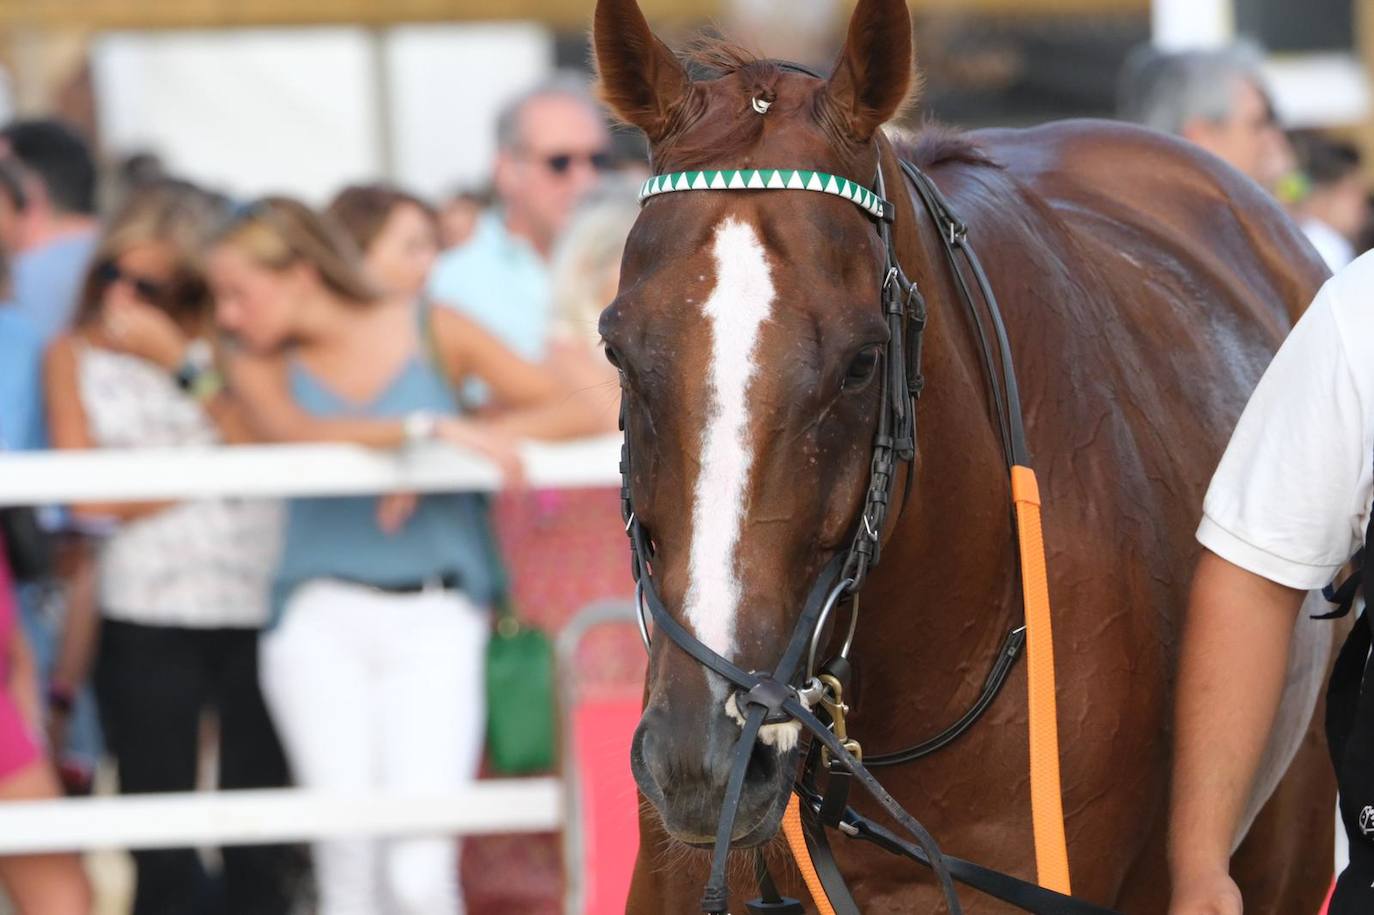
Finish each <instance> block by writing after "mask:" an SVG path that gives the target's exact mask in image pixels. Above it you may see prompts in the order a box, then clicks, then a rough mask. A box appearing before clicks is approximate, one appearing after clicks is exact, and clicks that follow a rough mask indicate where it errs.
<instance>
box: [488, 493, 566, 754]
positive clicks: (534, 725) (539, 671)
mask: <svg viewBox="0 0 1374 915" xmlns="http://www.w3.org/2000/svg"><path fill="white" fill-rule="evenodd" d="M483 520H484V521H485V522H486V523H484V524H483V525H482V535H483V536H482V540H483V546H484V547H485V549H486V554H487V565H488V567H489V568H490V569H491V576H492V596H493V599H494V600H493V602H494V604H495V606H496V630H495V631H494V632H493V633H492V635H491V641H490V642H488V643H487V759H488V760H490V761H491V767H492V769H493V770H495V771H496V772H499V773H501V774H502V775H530V774H532V773H535V772H547V771H549V770H550V769H552V768H553V763H554V748H555V745H556V740H557V736H556V735H557V725H556V723H555V710H554V684H553V677H554V670H553V668H554V659H553V644H552V643H551V642H550V641H549V637H548V636H547V635H545V634H544V633H543V632H542V631H540V630H539V629H537V628H536V627H534V626H527V625H525V624H524V623H521V622H520V618H519V617H518V616H516V614H515V608H514V606H513V605H512V602H511V596H510V578H509V576H508V575H507V574H506V564H505V563H504V562H503V561H502V560H501V551H500V548H499V547H498V546H497V545H496V537H495V535H494V534H493V533H492V530H491V523H490V519H488V518H484V519H483Z"/></svg>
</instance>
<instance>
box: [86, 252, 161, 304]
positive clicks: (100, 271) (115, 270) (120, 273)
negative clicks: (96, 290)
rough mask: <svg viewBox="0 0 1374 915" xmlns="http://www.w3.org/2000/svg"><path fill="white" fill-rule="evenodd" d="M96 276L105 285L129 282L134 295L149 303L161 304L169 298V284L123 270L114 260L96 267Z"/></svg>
mask: <svg viewBox="0 0 1374 915" xmlns="http://www.w3.org/2000/svg"><path fill="white" fill-rule="evenodd" d="M96 277H97V278H99V280H100V282H101V283H102V284H103V285H105V286H113V285H114V284H115V283H121V282H123V283H128V284H129V287H130V288H131V289H133V291H134V295H135V296H137V297H138V298H139V300H140V301H142V302H143V303H145V304H147V305H160V304H162V303H163V302H164V301H165V300H166V298H167V291H168V284H166V283H159V282H158V281H157V280H150V279H148V278H147V277H145V276H139V275H137V274H135V273H130V272H128V271H127V270H121V269H120V267H119V265H118V264H116V263H115V262H114V261H106V262H105V263H103V264H101V265H100V266H99V267H98V268H96Z"/></svg>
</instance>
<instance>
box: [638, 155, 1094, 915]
mask: <svg viewBox="0 0 1374 915" xmlns="http://www.w3.org/2000/svg"><path fill="white" fill-rule="evenodd" d="M899 165H900V168H901V171H902V173H903V174H904V175H905V176H906V177H907V178H909V179H910V180H911V182H912V183H913V185H914V187H915V189H916V192H917V195H918V196H919V197H920V199H921V201H922V203H923V204H924V206H925V209H926V211H927V212H928V213H929V215H930V217H931V218H932V220H933V221H934V223H935V226H936V228H937V229H938V231H939V235H940V238H941V243H942V247H943V248H944V250H945V252H946V254H947V256H948V259H949V263H950V266H951V269H952V270H953V273H954V275H955V278H956V282H957V285H958V287H959V290H960V292H961V295H962V297H963V299H964V301H965V303H966V304H967V306H968V308H969V311H970V312H971V313H972V315H973V317H974V322H975V326H976V328H977V331H978V336H979V338H980V341H981V344H982V354H983V357H984V365H985V368H986V370H987V371H988V373H989V376H990V377H989V381H990V384H991V388H992V391H993V398H994V403H995V406H996V410H997V413H998V424H999V431H1000V432H1001V434H1002V441H1003V448H1004V451H1005V452H1006V457H1007V461H1008V464H1009V465H1021V466H1029V456H1028V455H1029V449H1028V448H1027V446H1026V440H1025V431H1024V423H1023V421H1022V417H1021V410H1020V397H1019V393H1018V391H1017V385H1016V377H1015V372H1014V369H1013V366H1012V360H1011V349H1010V345H1009V343H1008V340H1007V334H1006V330H1005V327H1004V324H1003V322H1002V318H1001V315H1000V313H999V311H998V309H997V305H996V300H995V298H994V297H993V294H992V290H991V286H990V284H989V283H988V280H987V277H986V274H985V273H984V272H983V269H982V267H981V265H980V264H979V263H978V260H977V258H976V256H975V255H974V253H973V251H972V249H971V248H969V247H968V245H967V244H966V241H967V235H968V230H967V227H966V226H965V225H964V224H963V223H962V222H961V221H960V220H959V219H958V218H957V217H955V216H954V214H953V212H952V210H951V209H950V208H949V205H948V203H947V202H946V201H945V199H944V197H943V196H942V195H941V194H940V191H939V189H938V188H937V187H936V186H935V184H934V182H932V181H931V179H930V178H929V177H928V176H926V175H925V174H924V173H923V172H922V171H920V170H919V169H918V168H916V167H915V166H914V165H912V164H911V163H908V162H899ZM775 190H787V191H811V192H817V193H824V194H829V195H831V196H837V197H842V198H844V199H847V200H850V201H852V202H853V203H855V204H856V205H857V206H859V207H860V209H862V210H863V211H864V212H865V213H867V214H868V215H869V216H870V217H871V218H872V219H873V221H874V223H875V225H876V229H877V232H878V235H879V238H880V240H881V242H882V248H883V251H884V263H883V265H882V274H881V284H882V285H881V294H880V297H881V307H882V311H883V315H884V318H885V320H886V321H887V325H888V330H889V336H888V340H887V341H886V342H885V343H884V345H883V347H882V389H881V394H880V404H879V407H878V418H877V427H876V431H875V433H874V438H873V448H872V456H871V461H870V469H869V481H868V487H867V490H866V494H865V496H864V502H863V508H862V510H861V512H860V514H859V518H858V519H857V520H856V522H855V523H854V528H853V532H852V535H851V536H850V538H849V547H848V549H847V550H844V551H842V552H839V553H837V554H836V555H835V556H834V557H833V558H832V559H831V560H830V561H829V562H827V563H826V564H825V566H824V567H823V568H822V570H821V572H820V574H819V575H818V576H817V578H816V579H815V581H814V582H813V583H812V585H811V588H810V590H809V592H808V594H807V597H806V599H805V601H804V603H803V606H802V611H801V614H800V616H799V617H798V619H797V622H796V624H795V626H794V627H793V630H792V634H791V637H790V638H789V640H788V642H787V646H786V648H785V650H784V652H783V654H782V657H781V659H780V660H779V662H778V664H777V666H776V667H775V668H774V669H773V670H772V671H771V672H761V671H746V670H744V669H743V668H741V667H739V666H738V665H736V664H734V663H733V662H731V661H729V660H728V659H726V658H724V657H722V656H721V655H719V654H717V653H716V652H715V651H713V650H712V649H710V648H708V647H707V646H706V645H704V644H703V643H702V642H701V641H700V640H699V639H697V638H696V637H695V636H694V635H693V634H692V633H691V632H690V631H688V630H687V629H686V627H684V626H683V625H682V624H681V623H679V622H678V621H677V620H676V619H674V617H673V616H672V614H671V613H669V612H668V610H667V608H666V606H665V605H664V604H663V601H662V599H661V597H660V595H659V593H658V589H657V587H656V585H655V583H654V576H653V559H654V549H653V544H652V540H651V538H650V537H649V534H648V532H647V531H646V530H645V528H644V525H643V524H642V523H641V521H640V519H639V518H638V516H637V515H636V513H635V510H634V502H633V498H632V495H631V491H630V490H631V454H630V445H629V433H628V431H626V403H627V399H626V397H625V396H624V395H623V394H622V400H621V413H620V428H621V430H622V431H624V432H625V442H624V444H623V445H622V447H621V462H620V472H621V478H622V482H621V509H622V513H623V518H624V521H625V531H626V533H627V535H628V536H629V539H630V545H631V557H632V572H633V576H634V581H635V603H636V609H637V611H638V614H639V618H640V631H641V635H642V637H643V639H644V643H645V648H646V649H647V648H648V647H649V645H650V634H649V628H648V625H647V622H646V620H645V611H646V609H647V612H648V614H649V616H651V617H652V619H653V623H654V632H655V634H661V635H663V636H665V637H667V638H668V639H669V640H670V641H672V642H673V643H674V644H675V645H676V646H677V647H678V648H680V649H681V650H682V651H684V652H686V653H687V654H688V655H689V656H690V657H692V658H693V659H695V660H696V661H697V662H698V663H700V664H701V665H702V666H703V667H705V668H707V669H708V670H710V671H712V672H713V673H715V674H716V675H718V676H720V677H721V678H722V679H724V680H725V681H727V682H729V683H730V684H731V685H732V686H734V687H735V688H736V690H737V691H738V692H737V693H736V695H735V699H736V704H737V706H738V708H739V711H740V713H741V714H742V715H743V716H744V721H743V724H742V727H741V733H740V739H739V742H738V743H737V745H736V750H735V756H734V760H733V763H732V766H731V770H730V775H729V778H728V781H727V783H726V790H725V798H724V801H723V804H722V809H721V814H720V819H719V821H718V824H717V831H716V837H715V846H714V850H713V854H712V858H711V869H710V876H709V878H708V882H707V885H706V888H705V891H704V893H703V895H702V900H701V910H702V911H703V912H705V913H708V915H724V913H726V911H727V906H728V900H729V891H728V887H727V882H726V862H727V856H728V853H729V849H730V843H731V838H732V835H733V831H734V824H735V817H736V814H737V812H738V807H739V800H740V795H741V792H742V790H743V785H744V778H745V774H746V771H747V769H748V765H749V761H750V757H751V755H752V751H753V747H754V744H755V741H756V740H757V737H758V734H759V731H760V729H761V728H762V727H763V726H764V725H765V724H780V723H785V722H797V723H798V724H799V725H800V726H801V727H802V728H803V729H805V730H806V731H807V732H809V733H810V735H811V737H812V741H811V746H810V748H809V751H808V753H807V755H806V758H805V759H806V761H805V763H804V765H803V769H802V774H801V777H800V779H799V780H798V783H797V785H796V787H795V791H796V794H797V795H798V797H799V798H800V799H801V800H802V802H803V803H802V804H801V818H802V823H803V826H804V827H805V831H806V843H807V846H808V847H809V849H810V851H811V857H812V859H813V862H814V863H815V865H816V869H817V871H819V872H821V873H820V880H821V882H822V883H823V884H824V889H825V893H826V895H827V896H828V898H829V901H830V903H831V905H832V906H834V908H835V910H836V911H837V912H838V913H840V915H857V913H858V908H857V906H855V904H854V902H853V899H852V897H851V896H850V895H849V892H848V890H847V889H846V888H845V886H844V881H843V878H842V877H841V876H840V874H839V871H838V868H837V867H835V865H834V859H833V857H831V856H830V853H829V846H828V842H827V840H826V836H825V828H826V827H830V828H834V829H839V830H840V831H841V832H842V833H844V834H846V835H848V836H851V837H854V838H859V839H863V840H865V841H869V842H871V843H873V844H876V845H878V846H880V847H882V848H885V849H886V850H888V851H891V852H894V853H897V854H901V855H904V856H906V857H909V858H911V859H913V860H915V861H917V862H919V863H921V864H923V865H926V866H928V867H929V868H930V869H931V870H932V871H933V872H934V874H935V876H936V878H937V880H938V882H939V884H940V887H941V890H942V892H943V894H944V898H945V904H946V906H947V908H948V911H949V912H951V913H955V915H958V913H961V912H962V908H961V906H960V903H959V899H958V895H957V893H956V892H955V889H954V883H955V881H958V882H960V883H963V884H965V885H967V886H970V887H973V888H976V889H979V890H981V891H983V892H985V893H988V894H990V895H993V896H995V897H997V898H999V899H1002V900H1004V901H1007V902H1010V903H1012V904H1013V905H1016V906H1018V907H1020V908H1023V909H1024V910H1026V911H1029V912H1038V913H1044V915H1107V913H1109V910H1107V909H1103V908H1100V907H1097V906H1093V905H1091V904H1088V903H1084V902H1081V901H1079V900H1076V899H1073V898H1072V897H1070V896H1067V895H1064V894H1061V893H1057V892H1054V891H1052V890H1049V889H1045V888H1043V887H1040V886H1037V885H1035V884H1032V883H1028V882H1026V881H1023V880H1020V879H1018V878H1016V877H1012V876H1010V875H1006V874H1002V873H999V872H997V871H994V870H990V869H987V868H983V867H980V866H979V865H976V864H972V863H970V862H967V861H962V860H960V859H958V858H953V857H949V856H946V855H944V854H942V853H941V851H940V848H939V846H938V844H937V843H936V841H935V839H934V838H933V837H932V836H931V835H930V833H929V832H928V831H927V830H926V829H925V827H923V826H922V825H921V824H920V823H919V822H918V821H917V820H916V819H915V818H914V817H912V816H911V815H910V814H909V813H907V812H906V811H905V810H904V809H903V808H902V807H901V805H900V804H899V803H898V802H897V801H896V800H895V799H894V798H893V797H892V796H891V795H890V794H888V792H887V791H886V790H885V789H884V788H883V787H882V786H881V785H880V784H879V783H878V781H877V780H876V779H875V778H874V777H873V775H872V774H871V773H870V772H869V768H870V767H872V766H876V765H895V764H897V763H902V762H908V761H911V760H914V759H918V758H920V757H922V756H926V755H929V754H930V753H933V752H935V751H937V750H939V749H941V748H942V747H944V746H947V745H948V744H949V743H951V742H953V741H954V740H955V739H957V738H958V737H959V736H960V735H961V734H963V733H964V732H966V731H967V730H968V729H969V728H970V727H971V726H972V725H973V724H974V723H975V722H976V721H977V719H978V717H979V716H980V715H981V714H982V713H983V712H984V711H985V710H986V709H987V708H988V707H989V706H990V705H991V704H992V701H993V700H994V699H995V698H996V695H997V693H998V691H999V690H1000V689H1001V686H1002V684H1003V683H1004V682H1005V680H1006V676H1007V674H1008V672H1009V671H1010V669H1011V667H1012V666H1013V665H1014V664H1015V661H1016V659H1017V657H1018V656H1019V654H1020V652H1021V646H1022V645H1023V644H1024V640H1025V627H1024V626H1023V627H1019V628H1017V629H1013V630H1012V631H1011V633H1010V634H1009V635H1008V636H1007V639H1006V641H1005V642H1004V644H1003V647H1002V650H1001V651H1000V652H999V655H998V659H997V661H996V663H995V664H994V666H993V669H992V672H991V674H990V675H989V677H988V679H987V681H986V682H985V684H984V688H983V690H982V693H981V694H980V696H979V697H978V699H977V701H976V702H975V703H974V705H973V706H972V707H971V708H970V709H969V711H968V712H966V713H965V714H964V715H963V716H961V717H960V719H958V720H957V721H956V722H955V723H954V724H953V725H951V726H950V727H948V728H946V729H945V730H944V731H942V732H940V733H939V734H937V735H936V736H935V737H934V738H932V739H930V740H928V741H926V742H924V743H922V744H920V745H918V746H915V747H912V748H910V749H908V750H903V751H900V752H898V753H891V754H884V755H883V756H881V757H870V758H869V759H868V760H867V761H866V764H865V762H864V761H861V758H860V756H861V751H860V748H859V746H858V744H857V743H855V742H854V741H852V740H849V739H848V738H847V735H846V734H845V728H844V713H845V710H846V707H845V705H844V693H845V691H846V689H847V687H848V684H849V681H850V667H849V661H848V656H849V652H850V649H851V647H852V644H853V639H854V633H855V631H856V627H857V622H858V594H859V592H860V590H861V589H862V587H863V585H864V583H865V581H866V580H867V577H868V573H869V571H870V570H871V569H872V568H873V567H874V566H875V565H876V564H877V563H878V561H879V559H880V558H881V552H882V542H881V541H882V534H883V531H884V527H885V524H886V521H887V517H888V513H889V510H890V508H891V505H892V495H893V491H894V489H895V478H896V473H897V465H898V463H899V462H901V463H905V464H906V465H907V481H906V486H907V489H908V491H909V489H910V485H911V476H912V468H913V465H914V461H915V456H916V409H915V408H916V402H917V400H918V399H919V398H920V396H921V393H922V391H923V390H924V387H925V378H924V376H923V374H922V371H921V356H922V342H923V337H924V331H925V327H926V321H927V316H928V311H927V307H926V302H925V298H924V296H923V295H922V294H921V291H920V289H919V288H918V287H917V285H916V284H915V283H914V282H912V281H911V280H910V279H909V278H908V277H907V275H906V273H905V272H904V271H903V269H902V266H901V264H900V262H899V261H898V258H897V252H896V247H895V243H894V240H893V233H892V226H893V222H894V220H895V217H896V209H895V207H894V206H893V204H892V203H891V202H890V201H889V200H888V199H887V192H886V181H885V176H884V174H883V165H882V149H881V147H879V148H878V168H877V172H876V175H875V178H874V182H873V188H872V189H871V190H870V189H868V188H866V187H864V186H862V185H859V184H857V183H856V182H853V181H851V180H849V179H845V178H842V177H840V176H836V175H830V174H826V173H821V172H814V171H806V170H793V169H750V170H734V171H732V170H703V171H695V172H679V173H674V174H669V175H657V176H655V177H652V178H650V179H649V180H648V181H646V182H645V184H644V186H643V187H642V189H641V194H640V199H641V201H647V200H648V199H650V198H652V197H656V196H660V195H664V194H671V193H679V192H693V191H717V192H719V191H736V192H738V191H775ZM960 254H962V256H963V258H964V259H965V261H966V262H967V263H968V264H969V267H970V270H971V272H972V274H973V276H974V279H975V281H976V283H977V284H978V286H979V287H980V292H981V294H982V298H983V300H984V302H985V305H986V308H987V310H988V312H989V316H990V319H991V324H992V328H993V333H994V338H995V343H996V345H997V347H998V349H999V350H1000V352H999V353H998V356H999V357H1000V368H1001V372H1000V373H999V372H998V371H997V367H996V364H995V363H994V357H993V342H994V341H991V340H990V339H989V336H988V333H987V327H986V325H985V322H984V319H983V317H982V316H981V315H980V314H979V311H978V309H977V308H976V307H975V305H974V298H973V295H972V292H971V290H970V288H969V287H968V285H967V283H966V281H965V280H964V277H963V273H962V271H961V270H960V269H959V261H958V257H959V255H960ZM999 375H1000V377H998V376H999ZM999 382H1000V384H999ZM845 601H848V602H850V605H851V606H850V619H849V627H848V631H847V635H846V638H845V639H844V641H843V643H842V646H841V648H840V651H839V653H838V654H837V655H835V656H834V657H833V658H830V659H828V660H827V661H826V662H825V663H824V664H823V665H821V666H820V667H819V668H818V667H817V666H816V663H815V659H816V652H817V649H818V646H819V645H820V643H821V641H822V638H823V632H824V631H825V628H826V624H827V622H828V621H829V619H830V617H831V615H832V614H833V612H834V611H835V609H836V607H837V606H839V605H840V604H841V603H843V602H845ZM803 661H805V664H803ZM821 771H825V772H827V773H828V778H827V779H826V781H825V784H824V786H821V785H819V784H818V782H817V779H816V775H817V774H818V773H819V772H821ZM853 782H858V784H859V785H860V786H862V787H863V788H864V790H865V791H867V792H868V793H869V794H870V795H871V796H872V797H873V798H874V799H875V800H877V801H878V803H879V804H880V805H881V806H882V807H883V808H884V810H885V811H886V812H887V813H888V814H889V815H890V816H891V817H892V818H893V819H894V820H895V821H896V822H897V823H898V824H900V826H901V827H902V828H903V829H904V830H905V831H906V833H908V834H909V836H910V837H911V839H912V840H914V844H913V842H911V841H908V840H906V839H903V838H901V837H899V836H897V835H896V834H894V833H892V832H890V831H888V830H886V829H884V828H883V827H881V826H879V825H878V824H876V823H873V822H872V821H870V820H867V819H866V818H864V817H862V816H860V815H859V814H857V813H856V812H855V811H854V810H853V809H852V808H850V807H849V806H848V805H847V800H848V795H849V788H850V786H851V784H852V783H853ZM755 865H756V874H757V876H758V880H759V885H760V890H761V898H760V899H759V900H756V901H755V902H751V903H750V904H749V908H750V911H751V912H754V913H760V915H761V913H764V912H773V913H779V912H784V913H798V915H800V913H802V912H803V911H804V910H803V909H802V908H801V905H800V903H798V902H797V901H795V900H788V899H783V898H782V897H781V896H779V895H778V893H777V891H776V889H775V887H774V885H773V880H772V878H771V876H770V875H769V873H768V870H767V866H766V864H765V863H764V859H763V855H762V853H761V852H760V853H758V854H757V855H756V861H755Z"/></svg>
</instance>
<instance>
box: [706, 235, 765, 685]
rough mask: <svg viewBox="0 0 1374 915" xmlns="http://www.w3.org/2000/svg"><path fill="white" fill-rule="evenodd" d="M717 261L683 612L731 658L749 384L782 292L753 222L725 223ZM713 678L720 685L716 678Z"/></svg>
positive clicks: (749, 461) (715, 247)
mask: <svg viewBox="0 0 1374 915" xmlns="http://www.w3.org/2000/svg"><path fill="white" fill-rule="evenodd" d="M711 257H712V259H713V260H714V261H715V268H716V285H715V288H714V289H713V290H712V292H711V295H710V296H709V297H708V298H707V299H706V301H705V302H703V303H702V306H701V310H702V313H703V315H704V317H705V318H706V320H707V323H708V324H709V325H710V330H711V361H710V368H709V371H708V377H707V404H706V425H705V428H703V429H702V434H701V468H700V471H699V473H698V476H697V483H696V491H695V493H694V502H693V506H692V547H691V557H690V562H689V568H688V578H689V581H688V586H687V600H686V606H685V609H684V615H685V616H686V620H687V623H688V625H689V626H691V628H692V630H693V631H694V632H695V633H696V636H697V638H698V639H700V640H701V642H702V644H704V645H706V646H707V647H708V648H710V649H711V650H713V651H715V652H716V653H718V654H720V655H723V656H725V657H727V658H728V657H730V656H731V653H732V649H733V647H734V638H735V617H736V614H737V613H738V611H739V602H740V582H739V576H738V575H737V574H736V572H735V548H736V546H737V545H738V544H739V538H740V529H741V526H742V524H743V520H744V510H745V501H746V498H747V489H748V483H749V471H750V467H751V466H752V465H753V461H754V447H753V442H752V441H751V440H750V436H749V407H748V392H749V384H750V382H751V381H752V380H753V378H754V374H755V369H756V368H757V366H756V364H755V361H754V354H755V350H756V348H757V345H758V339H759V332H760V329H761V328H762V327H763V323H764V322H765V321H766V320H768V318H769V315H770V314H771V312H772V307H773V299H774V295H775V293H774V289H773V278H772V276H771V274H770V271H769V267H768V254H767V252H766V251H765V250H764V247H763V245H762V243H760V241H759V237H758V234H757V233H756V232H755V231H754V228H753V227H752V226H750V225H748V224H747V223H743V222H740V221H738V220H736V219H726V220H724V221H723V222H721V224H720V225H719V226H718V227H717V228H716V234H715V239H714V241H713V243H712V246H711ZM708 679H710V680H712V682H713V685H720V684H715V682H714V681H715V680H716V679H717V678H714V677H711V678H708Z"/></svg>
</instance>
